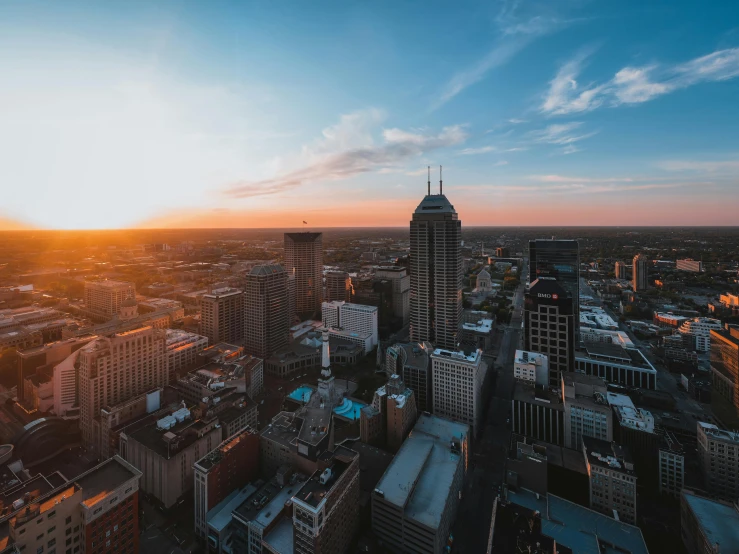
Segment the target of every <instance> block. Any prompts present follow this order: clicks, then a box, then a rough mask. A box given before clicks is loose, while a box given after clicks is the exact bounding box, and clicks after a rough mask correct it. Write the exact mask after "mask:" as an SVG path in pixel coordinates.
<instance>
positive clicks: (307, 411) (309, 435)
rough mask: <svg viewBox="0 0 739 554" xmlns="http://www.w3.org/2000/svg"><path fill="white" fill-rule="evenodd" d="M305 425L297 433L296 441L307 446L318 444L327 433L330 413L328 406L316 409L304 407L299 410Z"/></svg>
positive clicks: (329, 425)
mask: <svg viewBox="0 0 739 554" xmlns="http://www.w3.org/2000/svg"><path fill="white" fill-rule="evenodd" d="M301 415H302V416H303V418H304V421H305V423H304V424H303V426H302V427H301V429H300V431H299V432H298V439H300V440H301V441H302V442H307V443H309V444H318V443H319V442H320V441H321V440H322V439H323V438H324V437H325V436H326V434H327V433H328V432H329V429H330V427H331V417H332V411H331V407H330V406H325V407H323V408H316V407H313V406H305V408H303V410H301Z"/></svg>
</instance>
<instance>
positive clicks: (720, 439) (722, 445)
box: [698, 421, 739, 502]
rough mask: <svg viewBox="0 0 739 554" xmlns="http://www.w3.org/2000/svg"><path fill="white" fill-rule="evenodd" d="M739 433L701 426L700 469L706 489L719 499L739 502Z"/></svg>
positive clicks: (699, 440) (699, 439) (705, 425)
mask: <svg viewBox="0 0 739 554" xmlns="http://www.w3.org/2000/svg"><path fill="white" fill-rule="evenodd" d="M737 460H739V433H735V432H732V431H724V430H723V429H719V428H718V427H717V426H716V425H713V424H712V423H704V422H702V421H699V422H698V465H699V466H700V468H701V472H702V473H703V482H704V485H705V488H706V490H707V491H708V492H710V493H711V494H714V495H716V496H717V497H718V498H721V499H723V500H728V501H730V502H734V501H736V499H737V498H739V463H737Z"/></svg>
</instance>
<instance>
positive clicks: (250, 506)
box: [233, 474, 306, 528]
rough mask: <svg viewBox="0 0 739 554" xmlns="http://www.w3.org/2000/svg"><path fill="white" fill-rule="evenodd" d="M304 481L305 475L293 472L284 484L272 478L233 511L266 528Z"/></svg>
mask: <svg viewBox="0 0 739 554" xmlns="http://www.w3.org/2000/svg"><path fill="white" fill-rule="evenodd" d="M305 482H306V477H305V476H303V475H298V474H293V476H292V478H291V479H290V481H289V482H288V483H287V484H285V485H284V486H281V485H280V484H279V483H278V482H277V479H276V478H273V479H271V480H269V481H267V482H266V483H264V484H262V486H261V487H259V488H258V490H257V491H256V492H254V493H253V494H251V495H250V496H249V497H248V498H247V499H246V500H244V501H243V502H242V503H241V504H240V505H239V506H238V507H237V508H236V509H234V510H233V513H234V515H235V516H236V517H238V518H239V519H241V520H242V521H254V522H256V523H258V524H259V525H261V526H262V528H266V527H268V526H269V525H270V524H271V523H272V522H273V521H274V520H275V518H277V516H278V515H279V514H280V512H282V509H283V508H284V507H285V503H286V502H287V501H288V500H290V499H291V498H292V497H293V496H295V494H297V492H298V491H299V490H300V488H301V487H302V486H303V485H304V484H305ZM287 519H290V518H287Z"/></svg>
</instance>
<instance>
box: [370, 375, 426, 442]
mask: <svg viewBox="0 0 739 554" xmlns="http://www.w3.org/2000/svg"><path fill="white" fill-rule="evenodd" d="M372 408H374V409H375V410H376V411H377V414H378V415H379V418H380V422H381V423H380V429H379V431H380V434H381V435H382V437H384V439H385V440H384V441H383V442H385V444H386V445H387V449H388V450H390V451H391V452H397V451H398V448H400V445H401V444H402V443H403V441H404V440H405V438H406V437H407V436H408V433H409V432H410V430H411V428H412V427H413V426H414V425H415V423H416V418H417V417H418V409H417V407H416V398H415V396H414V394H413V390H411V389H409V388H408V387H406V386H405V384H404V383H403V380H402V379H401V377H400V376H399V375H391V376H390V378H389V379H388V381H387V384H386V385H384V386H382V387H380V388H379V389H377V390H376V391H375V395H374V398H373V399H372ZM362 415H365V414H362ZM366 416H369V414H366ZM366 416H365V417H366ZM368 426H369V424H368ZM365 433H366V434H367V435H371V434H374V433H372V432H371V431H370V430H369V429H367V430H366V431H365ZM365 442H368V441H365Z"/></svg>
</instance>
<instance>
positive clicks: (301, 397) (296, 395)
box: [287, 387, 313, 403]
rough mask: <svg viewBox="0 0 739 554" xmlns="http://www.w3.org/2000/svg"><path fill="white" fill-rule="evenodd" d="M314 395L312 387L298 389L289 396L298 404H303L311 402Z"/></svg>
mask: <svg viewBox="0 0 739 554" xmlns="http://www.w3.org/2000/svg"><path fill="white" fill-rule="evenodd" d="M312 394H313V389H312V388H310V387H298V388H297V389H295V390H294V391H292V392H291V393H290V394H288V395H287V396H288V398H292V399H293V400H295V401H296V402H303V403H306V402H308V400H310V397H311V395H312Z"/></svg>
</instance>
